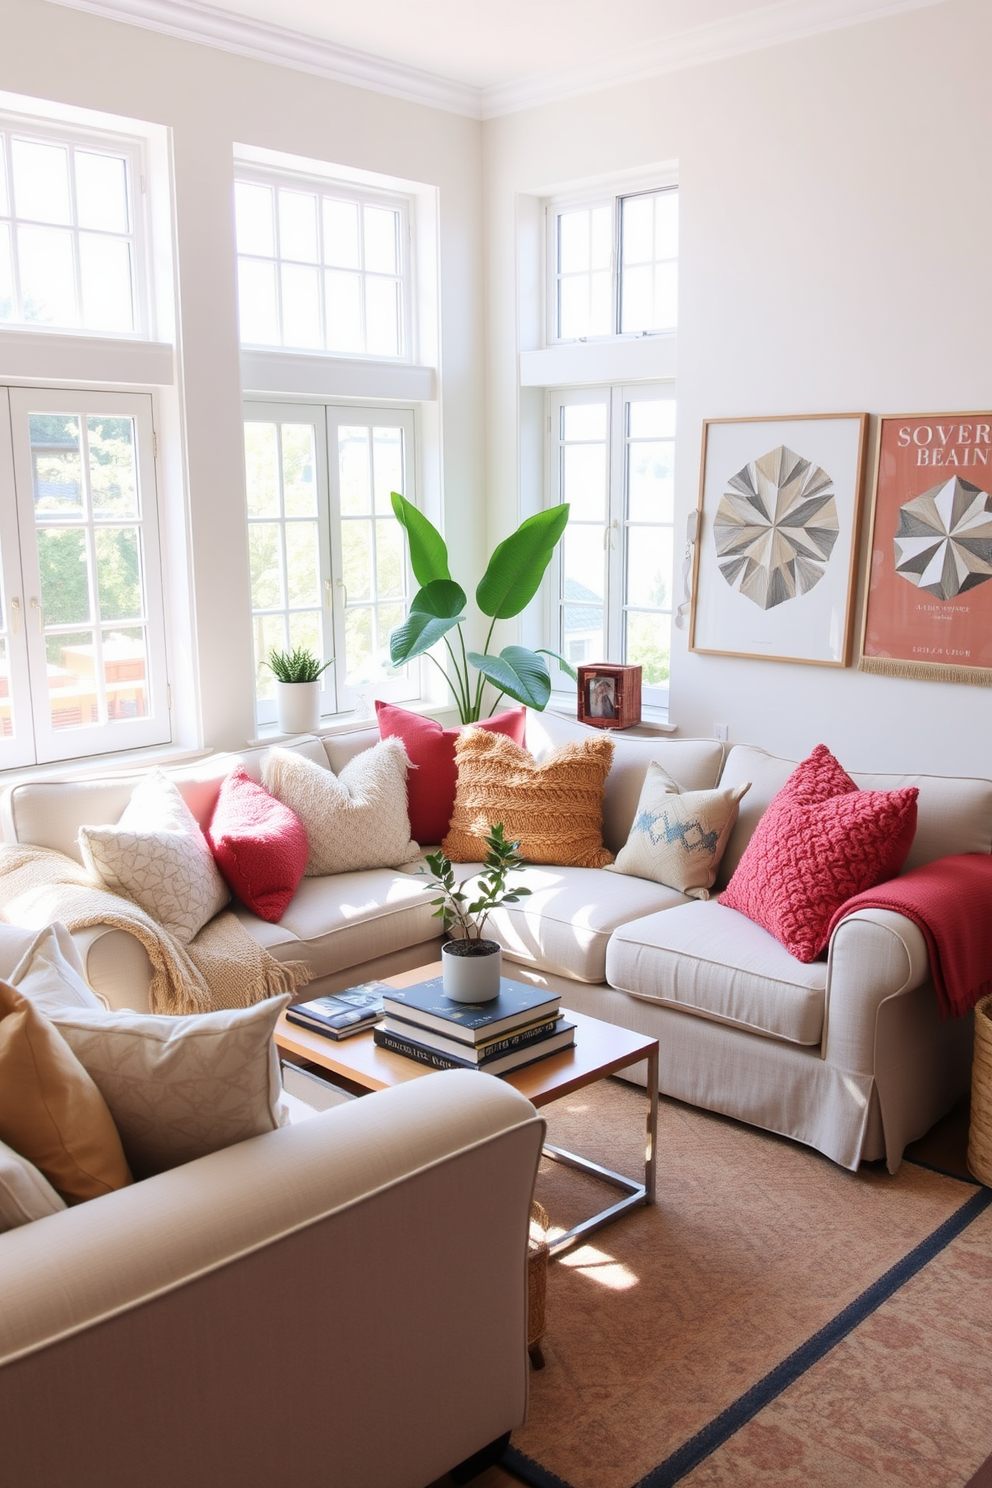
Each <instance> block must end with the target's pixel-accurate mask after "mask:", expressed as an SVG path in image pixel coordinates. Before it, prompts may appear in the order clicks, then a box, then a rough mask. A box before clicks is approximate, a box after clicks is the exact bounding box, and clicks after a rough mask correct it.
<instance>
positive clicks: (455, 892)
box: [419, 822, 530, 1002]
mask: <svg viewBox="0 0 992 1488" xmlns="http://www.w3.org/2000/svg"><path fill="white" fill-rule="evenodd" d="M519 846H520V844H519V842H508V841H507V839H506V834H505V833H504V831H503V824H502V822H497V823H496V825H495V826H494V827H491V828H490V830H489V833H488V835H487V837H486V849H487V850H486V856H485V861H484V864H483V870H482V872H481V873H480V874H479V876H478V878H477V879H476V880H475V883H474V886H473V892H472V894H466V893H463V891H462V890H461V888H459V887H458V885H457V884H456V883H455V870H454V868H453V867H452V865H451V863H450V862H449V860H448V859H447V857H445V855H444V853H443V852H441V850H440V849H438V851H437V852H434V853H428V854H427V860H426V861H427V867H426V868H421V869H420V870H419V871H420V872H421V873H423V874H425V875H426V876H427V883H426V884H425V885H424V888H425V889H428V890H431V891H433V892H435V893H436V894H437V895H438V897H437V898H436V899H432V900H431V903H432V904H433V905H434V906H435V909H434V918H435V919H439V920H444V922H445V925H446V928H447V929H448V931H449V933H450V934H451V937H452V938H451V939H450V940H446V941H445V943H444V945H442V947H441V965H442V967H443V977H444V995H445V997H450V998H451V999H452V1000H453V1001H454V1002H491V1001H492V999H493V998H494V997H498V996H499V980H500V976H501V974H502V969H503V966H502V959H503V957H502V949H501V947H500V944H499V942H498V941H496V940H486V939H484V937H483V934H482V932H483V930H484V929H485V927H486V921H487V920H488V918H489V916H490V915H491V914H492V912H493V910H494V909H498V908H499V907H500V905H501V904H515V903H516V901H517V900H518V899H522V898H523V897H524V896H525V895H526V894H529V893H530V889H525V888H510V889H508V888H507V886H506V880H507V877H508V876H509V874H511V873H519V872H520V871H521V870H522V869H523V868H524V867H526V864H525V863H524V861H523V859H522V858H521V857H520V856H519V854H518V853H517V848H518V847H519Z"/></svg>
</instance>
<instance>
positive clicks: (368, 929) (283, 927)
mask: <svg viewBox="0 0 992 1488" xmlns="http://www.w3.org/2000/svg"><path fill="white" fill-rule="evenodd" d="M415 866H416V865H415V864H411V867H410V870H409V871H400V872H395V871H393V870H391V869H388V868H380V869H369V870H367V871H366V872H364V873H337V874H334V875H332V876H330V877H327V878H305V879H304V880H303V882H302V883H301V884H300V887H299V888H298V889H297V891H296V893H295V894H294V896H293V900H292V903H291V904H290V906H289V908H288V909H287V910H286V912H285V914H284V915H283V917H282V919H281V920H280V921H279V923H278V924H277V925H272V924H266V922H265V921H264V920H260V919H258V918H257V917H256V916H255V915H253V914H251V913H250V912H249V911H248V910H246V909H238V910H236V911H235V912H236V913H237V915H238V918H239V919H240V920H241V922H242V924H244V925H245V926H246V927H247V929H248V930H249V931H250V933H251V935H252V936H253V937H254V939H255V940H257V941H258V943H259V944H260V945H262V946H264V947H265V949H266V950H267V951H268V952H269V954H270V955H272V956H274V957H275V958H276V960H277V961H300V960H303V961H306V962H307V964H308V965H309V967H310V970H311V973H312V975H313V976H314V977H315V978H316V977H322V976H329V975H331V974H332V973H333V972H336V971H343V970H345V969H346V968H347V967H349V966H360V965H361V963H362V962H363V961H370V960H372V959H373V958H375V957H378V956H384V955H387V954H388V953H389V952H391V951H397V950H404V949H405V948H406V947H407V946H412V945H419V944H421V943H422V942H424V941H428V940H433V939H435V937H436V936H437V933H438V929H437V922H436V921H435V920H433V919H432V918H431V914H432V910H431V906H430V899H429V896H428V895H427V894H426V893H425V892H424V889H423V887H422V880H421V879H419V878H417V877H416V875H415V873H414V872H413V869H414V868H415Z"/></svg>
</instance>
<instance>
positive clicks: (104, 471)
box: [0, 388, 170, 768]
mask: <svg viewBox="0 0 992 1488" xmlns="http://www.w3.org/2000/svg"><path fill="white" fill-rule="evenodd" d="M152 441H153V433H152V416H151V399H150V397H148V396H147V395H139V394H124V393H83V392H78V391H67V390H62V391H55V390H52V389H45V390H43V391H42V390H28V389H23V388H12V389H10V390H9V392H8V391H5V390H0V590H2V595H0V597H2V600H3V618H2V620H0V768H7V767H9V766H12V765H20V764H31V763H35V762H38V763H45V762H47V761H51V760H61V759H70V758H74V757H78V756H80V755H84V754H98V753H105V752H109V751H111V750H120V749H128V748H133V747H137V746H139V745H146V744H157V743H164V742H166V741H167V740H168V739H169V737H170V730H169V703H168V687H167V683H166V670H165V643H164V620H163V614H162V582H161V572H160V563H159V547H158V525H157V517H156V503H155V475H154V465H153V460H152Z"/></svg>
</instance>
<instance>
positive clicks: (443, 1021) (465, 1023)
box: [382, 976, 561, 1044]
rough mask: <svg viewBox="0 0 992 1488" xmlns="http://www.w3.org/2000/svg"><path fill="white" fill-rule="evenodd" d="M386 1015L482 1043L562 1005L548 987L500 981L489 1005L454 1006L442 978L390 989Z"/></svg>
mask: <svg viewBox="0 0 992 1488" xmlns="http://www.w3.org/2000/svg"><path fill="white" fill-rule="evenodd" d="M382 1001H383V1005H384V1007H385V1010H386V1012H393V1013H395V1014H396V1015H397V1016H399V1017H401V1018H406V1019H407V1020H408V1021H409V1022H411V1023H422V1024H423V1025H424V1027H426V1028H436V1029H437V1031H438V1032H439V1033H447V1034H448V1035H449V1036H450V1037H451V1038H457V1039H461V1040H462V1041H463V1042H464V1043H467V1044H475V1043H482V1042H484V1041H485V1040H487V1039H490V1038H492V1037H493V1036H494V1035H495V1034H497V1033H502V1032H503V1031H504V1030H505V1029H507V1028H515V1027H516V1026H517V1024H518V1023H530V1022H533V1020H534V1019H535V1018H538V1017H541V1016H543V1015H544V1014H546V1013H551V1012H555V1011H557V1008H558V1004H559V1002H560V1001H561V999H560V997H559V996H558V993H557V992H549V991H548V989H547V988H546V987H528V986H526V985H525V984H524V983H523V982H511V981H510V980H509V979H508V978H507V977H501V978H500V983H499V996H498V997H494V998H492V1000H491V1001H490V1002H453V1001H452V1000H451V998H450V997H445V995H444V984H443V981H442V978H441V977H439V976H438V977H431V978H430V980H429V981H426V982H417V984H416V985H415V986H413V987H390V988H389V989H388V991H384V992H383V994H382Z"/></svg>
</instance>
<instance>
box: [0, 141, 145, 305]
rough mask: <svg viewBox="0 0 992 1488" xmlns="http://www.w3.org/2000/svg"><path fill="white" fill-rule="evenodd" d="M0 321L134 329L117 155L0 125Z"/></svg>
mask: <svg viewBox="0 0 992 1488" xmlns="http://www.w3.org/2000/svg"><path fill="white" fill-rule="evenodd" d="M0 160H2V168H0V177H2V184H0V322H3V323H6V324H13V325H27V326H42V325H43V326H46V327H50V328H53V329H60V330H90V331H100V332H105V333H110V334H115V335H131V334H134V333H135V331H136V330H137V329H138V326H137V305H136V293H135V289H136V286H135V272H136V264H137V256H136V241H135V228H134V220H133V219H134V213H133V209H132V182H131V175H132V164H131V159H130V156H129V155H128V154H127V153H125V152H117V151H114V150H111V149H108V150H103V149H101V148H100V147H98V146H95V145H86V146H83V145H82V144H79V143H76V142H74V141H72V140H59V141H53V140H49V139H44V138H36V137H34V136H30V135H27V134H25V133H23V132H21V131H18V130H10V129H6V130H2V131H0Z"/></svg>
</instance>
